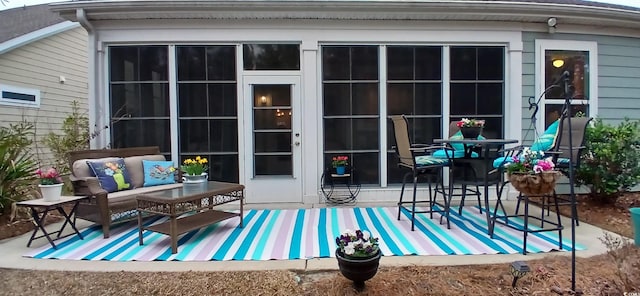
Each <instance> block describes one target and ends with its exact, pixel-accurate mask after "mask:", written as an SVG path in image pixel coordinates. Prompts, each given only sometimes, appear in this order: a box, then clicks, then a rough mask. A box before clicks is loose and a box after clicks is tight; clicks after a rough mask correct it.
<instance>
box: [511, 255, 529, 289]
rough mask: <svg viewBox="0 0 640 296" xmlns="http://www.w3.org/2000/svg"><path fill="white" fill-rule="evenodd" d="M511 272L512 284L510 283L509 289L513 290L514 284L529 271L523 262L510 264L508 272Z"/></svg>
mask: <svg viewBox="0 0 640 296" xmlns="http://www.w3.org/2000/svg"><path fill="white" fill-rule="evenodd" d="M509 271H510V272H511V275H512V276H513V282H511V287H512V288H515V287H516V282H517V281H518V279H520V278H521V277H523V276H525V275H527V273H528V272H529V271H530V269H529V265H527V263H526V262H524V261H514V262H512V263H511V269H510V270H509Z"/></svg>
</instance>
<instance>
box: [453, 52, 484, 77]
mask: <svg viewBox="0 0 640 296" xmlns="http://www.w3.org/2000/svg"><path fill="white" fill-rule="evenodd" d="M476 58H477V57H476V48H475V47H465V46H456V47H451V79H452V80H475V79H476V77H477V76H476V75H477V68H478V64H477V60H476Z"/></svg>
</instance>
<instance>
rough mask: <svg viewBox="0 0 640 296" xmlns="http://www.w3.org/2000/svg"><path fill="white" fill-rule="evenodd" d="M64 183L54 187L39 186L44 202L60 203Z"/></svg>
mask: <svg viewBox="0 0 640 296" xmlns="http://www.w3.org/2000/svg"><path fill="white" fill-rule="evenodd" d="M62 185H64V184H62V183H60V184H53V185H42V184H40V185H38V187H40V194H41V195H42V198H43V199H44V201H59V200H60V196H61V195H62Z"/></svg>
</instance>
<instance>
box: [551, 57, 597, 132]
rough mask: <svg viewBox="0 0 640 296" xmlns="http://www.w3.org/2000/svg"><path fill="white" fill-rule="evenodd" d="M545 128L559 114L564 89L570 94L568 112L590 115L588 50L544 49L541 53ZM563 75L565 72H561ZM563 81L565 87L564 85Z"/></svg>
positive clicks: (562, 104)
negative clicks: (542, 53) (544, 98)
mask: <svg viewBox="0 0 640 296" xmlns="http://www.w3.org/2000/svg"><path fill="white" fill-rule="evenodd" d="M544 69H545V72H544V78H545V79H544V85H545V89H547V92H546V93H545V97H546V100H545V105H544V110H545V129H546V128H547V127H548V126H549V125H550V124H551V123H553V122H554V121H556V120H557V119H558V118H560V114H561V113H562V108H563V107H564V99H565V91H567V92H566V94H567V95H568V96H569V97H570V98H571V108H570V114H571V115H572V116H575V115H576V113H578V112H581V113H583V114H585V115H587V116H588V115H589V97H590V96H589V78H590V72H589V52H588V51H578V50H545V55H544ZM563 75H564V76H563ZM565 85H566V88H565Z"/></svg>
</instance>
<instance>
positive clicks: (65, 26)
mask: <svg viewBox="0 0 640 296" xmlns="http://www.w3.org/2000/svg"><path fill="white" fill-rule="evenodd" d="M79 26H80V24H78V23H74V22H71V21H64V22H61V23H57V24H55V25H51V26H48V27H46V28H42V29H40V30H36V31H33V32H30V33H27V34H24V35H22V36H19V37H16V38H13V39H9V40H7V41H5V42H2V43H0V54H4V53H7V52H9V51H12V50H14V49H16V48H19V47H22V46H25V45H27V44H29V43H32V42H35V41H38V40H41V39H44V38H47V37H49V36H53V35H55V34H58V33H62V32H64V31H67V30H71V29H74V28H77V27H79Z"/></svg>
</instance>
